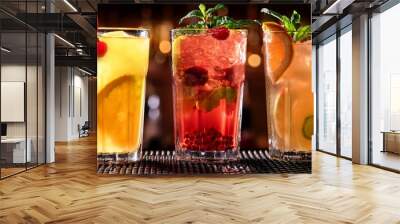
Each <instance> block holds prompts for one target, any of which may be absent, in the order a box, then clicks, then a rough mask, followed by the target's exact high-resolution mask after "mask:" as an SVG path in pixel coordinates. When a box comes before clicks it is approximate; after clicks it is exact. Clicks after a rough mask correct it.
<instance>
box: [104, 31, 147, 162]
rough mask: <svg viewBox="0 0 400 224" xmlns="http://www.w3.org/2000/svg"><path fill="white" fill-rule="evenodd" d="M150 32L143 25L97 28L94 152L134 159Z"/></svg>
mask: <svg viewBox="0 0 400 224" xmlns="http://www.w3.org/2000/svg"><path fill="white" fill-rule="evenodd" d="M149 43H150V41H149V36H148V32H147V31H146V30H142V29H113V28H104V29H99V33H98V43H97V48H98V49H97V54H98V55H97V74H98V75H97V121H98V122H97V123H98V124H97V153H98V155H99V156H100V157H102V156H103V157H104V158H106V157H108V158H109V159H111V160H136V159H138V157H139V151H140V149H141V145H142V130H143V114H144V100H145V86H146V74H147V69H148V60H149Z"/></svg>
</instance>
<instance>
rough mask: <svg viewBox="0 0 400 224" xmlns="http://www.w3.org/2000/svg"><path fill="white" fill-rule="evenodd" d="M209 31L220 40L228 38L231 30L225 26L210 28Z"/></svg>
mask: <svg viewBox="0 0 400 224" xmlns="http://www.w3.org/2000/svg"><path fill="white" fill-rule="evenodd" d="M208 33H211V36H212V37H214V38H215V39H218V40H226V39H227V38H228V37H229V30H228V29H227V28H225V27H217V28H213V29H209V30H208Z"/></svg>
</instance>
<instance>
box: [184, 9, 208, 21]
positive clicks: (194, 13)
mask: <svg viewBox="0 0 400 224" xmlns="http://www.w3.org/2000/svg"><path fill="white" fill-rule="evenodd" d="M190 18H198V19H203V14H202V13H201V11H200V10H193V11H190V12H189V13H188V14H186V16H184V17H182V18H181V19H180V20H179V24H181V23H183V21H184V20H186V19H190Z"/></svg>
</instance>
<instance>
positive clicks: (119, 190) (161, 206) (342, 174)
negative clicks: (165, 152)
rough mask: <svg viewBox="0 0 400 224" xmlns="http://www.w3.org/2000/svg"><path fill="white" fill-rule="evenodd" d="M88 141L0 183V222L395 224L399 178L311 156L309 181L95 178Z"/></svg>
mask: <svg viewBox="0 0 400 224" xmlns="http://www.w3.org/2000/svg"><path fill="white" fill-rule="evenodd" d="M95 144H96V143H95V139H90V138H86V139H85V140H82V141H77V142H71V143H70V144H58V145H57V150H56V151H57V154H56V158H57V162H56V163H55V164H51V165H48V166H41V167H39V168H36V169H33V170H29V171H28V172H26V173H22V174H19V175H17V176H13V177H10V178H7V179H5V180H2V181H0V223H44V222H48V223H217V224H219V223H220V224H222V223H374V224H375V223H385V224H387V223H400V175H399V174H396V173H391V172H388V171H384V170H380V169H377V168H374V167H369V166H359V165H352V164H351V163H350V162H349V161H347V160H343V159H337V158H335V157H333V156H329V155H326V154H323V153H318V152H317V153H314V157H313V174H311V175H310V174H301V175H252V176H232V177H179V178H178V177H176V178H172V177H163V178H145V177H140V178H138V177H135V178H133V177H101V176H97V175H96V172H95V170H96V166H95V161H96V149H95Z"/></svg>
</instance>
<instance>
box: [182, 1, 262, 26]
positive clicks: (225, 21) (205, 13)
mask: <svg viewBox="0 0 400 224" xmlns="http://www.w3.org/2000/svg"><path fill="white" fill-rule="evenodd" d="M224 8H225V6H224V4H222V3H219V4H217V5H215V6H214V7H213V8H209V9H207V8H206V6H205V5H204V4H200V5H199V9H195V10H192V11H190V12H189V13H188V14H186V15H185V16H184V17H182V18H181V19H180V20H179V24H182V23H184V22H185V21H186V20H188V19H194V22H192V23H190V24H188V25H186V28H193V29H197V28H199V29H201V28H203V29H207V28H214V27H225V28H228V29H240V28H243V27H245V26H248V25H251V24H260V23H259V22H258V21H257V20H250V19H240V20H235V19H233V18H231V17H229V16H217V15H215V14H216V13H217V12H218V11H219V10H222V9H224Z"/></svg>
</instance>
